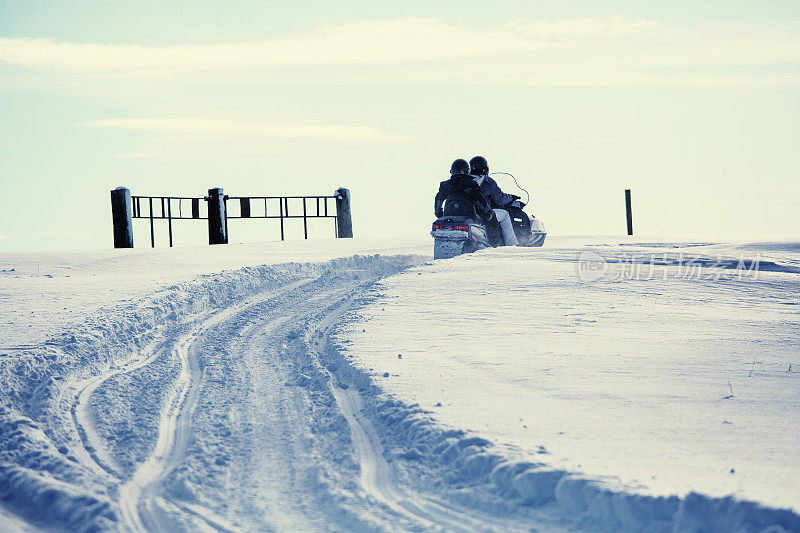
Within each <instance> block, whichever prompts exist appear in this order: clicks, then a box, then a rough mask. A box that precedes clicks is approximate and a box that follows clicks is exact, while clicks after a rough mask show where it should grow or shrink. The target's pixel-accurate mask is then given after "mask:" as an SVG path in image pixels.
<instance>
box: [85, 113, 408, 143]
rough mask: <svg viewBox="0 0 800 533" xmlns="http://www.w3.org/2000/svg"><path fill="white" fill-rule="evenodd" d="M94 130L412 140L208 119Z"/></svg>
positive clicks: (363, 130)
mask: <svg viewBox="0 0 800 533" xmlns="http://www.w3.org/2000/svg"><path fill="white" fill-rule="evenodd" d="M81 125H82V126H86V127H90V128H104V129H117V130H138V131H154V132H162V133H181V134H201V135H245V136H265V137H284V138H293V139H301V138H303V139H328V140H337V141H362V142H363V141H377V142H384V141H405V140H408V139H409V138H408V137H405V136H402V135H391V134H388V133H383V132H381V131H379V130H377V129H376V128H373V127H371V126H337V125H324V124H273V123H267V122H237V121H233V120H216V119H205V118H122V119H109V120H93V121H90V122H85V123H83V124H81Z"/></svg>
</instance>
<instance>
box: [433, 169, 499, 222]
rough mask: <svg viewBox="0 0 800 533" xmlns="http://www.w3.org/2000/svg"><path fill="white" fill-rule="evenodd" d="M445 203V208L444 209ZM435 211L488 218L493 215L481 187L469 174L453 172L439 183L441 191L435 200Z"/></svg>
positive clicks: (443, 213) (440, 214)
mask: <svg viewBox="0 0 800 533" xmlns="http://www.w3.org/2000/svg"><path fill="white" fill-rule="evenodd" d="M442 204H444V209H442ZM433 209H434V213H436V216H437V217H441V216H443V215H444V216H463V217H471V218H475V219H477V216H476V215H479V216H480V217H481V218H482V219H484V220H488V219H490V218H491V217H492V209H491V207H489V203H488V202H487V201H486V199H485V198H484V197H483V196H482V195H481V190H480V187H478V184H477V183H475V180H473V179H472V176H470V175H468V174H453V175H452V176H450V179H449V180H447V181H443V182H441V183H440V184H439V192H438V193H436V198H435V199H434V201H433Z"/></svg>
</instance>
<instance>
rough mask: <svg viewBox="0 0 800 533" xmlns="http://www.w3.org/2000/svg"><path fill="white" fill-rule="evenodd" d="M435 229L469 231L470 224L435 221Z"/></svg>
mask: <svg viewBox="0 0 800 533" xmlns="http://www.w3.org/2000/svg"><path fill="white" fill-rule="evenodd" d="M433 229H434V230H437V229H449V230H453V231H469V224H456V223H453V222H441V223H437V222H434V223H433Z"/></svg>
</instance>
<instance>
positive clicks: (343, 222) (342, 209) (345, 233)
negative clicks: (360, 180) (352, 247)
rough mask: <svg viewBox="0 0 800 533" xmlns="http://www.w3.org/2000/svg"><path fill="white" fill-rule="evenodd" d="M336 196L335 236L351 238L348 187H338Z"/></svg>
mask: <svg viewBox="0 0 800 533" xmlns="http://www.w3.org/2000/svg"><path fill="white" fill-rule="evenodd" d="M334 196H335V197H336V228H337V231H336V236H337V237H339V238H340V239H341V238H344V239H352V238H353V219H352V217H351V215H350V189H345V188H344V187H339V188H338V189H336V193H335V194H334Z"/></svg>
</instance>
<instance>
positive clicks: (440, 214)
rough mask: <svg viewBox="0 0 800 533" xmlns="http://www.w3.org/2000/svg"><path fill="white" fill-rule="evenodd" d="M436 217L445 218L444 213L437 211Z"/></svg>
mask: <svg viewBox="0 0 800 533" xmlns="http://www.w3.org/2000/svg"><path fill="white" fill-rule="evenodd" d="M434 215H436V218H442V217H443V216H444V211H436V212H435V213H434Z"/></svg>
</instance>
